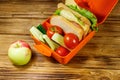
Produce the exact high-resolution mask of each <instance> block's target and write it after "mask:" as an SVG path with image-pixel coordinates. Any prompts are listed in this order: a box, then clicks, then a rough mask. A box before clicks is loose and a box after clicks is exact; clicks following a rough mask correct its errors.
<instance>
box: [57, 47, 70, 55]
mask: <svg viewBox="0 0 120 80" xmlns="http://www.w3.org/2000/svg"><path fill="white" fill-rule="evenodd" d="M56 53H57V54H59V55H60V56H66V55H67V54H69V50H67V49H66V48H64V47H62V46H60V47H58V48H57V49H56Z"/></svg>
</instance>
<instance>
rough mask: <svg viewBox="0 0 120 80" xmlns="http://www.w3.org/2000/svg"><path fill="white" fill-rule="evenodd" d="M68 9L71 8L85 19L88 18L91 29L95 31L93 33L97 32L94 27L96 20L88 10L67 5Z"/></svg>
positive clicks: (96, 28)
mask: <svg viewBox="0 0 120 80" xmlns="http://www.w3.org/2000/svg"><path fill="white" fill-rule="evenodd" d="M68 7H69V8H71V9H72V10H74V11H76V12H78V13H79V14H81V15H83V16H85V17H86V18H88V19H89V20H90V21H91V23H92V25H91V29H92V30H95V31H98V27H96V25H97V18H96V16H95V15H94V14H93V13H91V12H90V11H88V10H86V9H84V8H80V7H78V6H76V5H68Z"/></svg>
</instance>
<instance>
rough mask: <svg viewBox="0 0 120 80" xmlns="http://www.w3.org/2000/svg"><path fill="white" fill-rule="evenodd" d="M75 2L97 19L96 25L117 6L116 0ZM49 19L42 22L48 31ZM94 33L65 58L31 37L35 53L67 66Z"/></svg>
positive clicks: (81, 0)
mask: <svg viewBox="0 0 120 80" xmlns="http://www.w3.org/2000/svg"><path fill="white" fill-rule="evenodd" d="M75 2H76V3H77V4H78V5H79V6H80V7H83V8H86V9H88V10H90V11H91V12H93V13H94V14H95V15H96V17H97V19H98V25H99V24H101V23H103V22H104V21H105V20H106V18H107V17H108V15H109V14H110V12H111V11H112V9H113V8H114V6H115V5H116V4H117V2H118V0H75ZM49 20H50V18H48V19H47V20H46V21H44V22H43V24H42V25H43V27H44V28H45V29H48V28H49V27H50V26H51V25H50V23H49ZM94 34H95V31H92V32H90V33H89V34H88V35H87V36H86V37H85V38H84V39H83V40H82V41H81V42H80V43H79V45H78V46H77V47H75V48H74V49H73V50H72V51H71V52H70V53H69V54H68V55H67V56H64V57H62V56H60V55H58V54H57V53H56V52H55V51H53V50H51V49H50V47H48V46H47V45H46V44H44V43H42V42H40V41H38V40H37V39H35V38H34V37H33V36H32V38H33V40H34V42H35V45H34V47H35V48H36V49H37V51H38V52H39V53H41V54H43V55H45V56H48V57H53V58H55V59H56V60H57V61H58V62H59V63H61V64H67V63H68V62H69V61H70V60H71V59H72V58H73V57H74V56H75V55H76V54H77V53H78V51H79V50H80V49H81V48H82V47H83V46H84V45H85V44H86V43H87V42H88V41H89V40H90V39H91V38H92V37H93V36H94Z"/></svg>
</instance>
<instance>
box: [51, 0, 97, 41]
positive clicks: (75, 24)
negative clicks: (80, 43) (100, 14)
mask: <svg viewBox="0 0 120 80" xmlns="http://www.w3.org/2000/svg"><path fill="white" fill-rule="evenodd" d="M69 1H73V2H74V0H69ZM73 2H66V4H63V3H59V4H58V6H57V7H58V9H57V10H56V11H55V13H54V15H53V16H51V18H50V24H51V25H57V26H59V27H61V28H62V29H63V31H64V32H65V33H74V34H75V35H76V36H77V37H78V38H79V40H82V39H83V38H84V37H85V36H86V35H87V34H88V33H89V31H90V30H96V31H97V27H96V24H97V18H96V17H95V15H94V14H93V13H91V12H90V11H88V10H86V9H83V8H80V7H79V6H78V5H77V4H76V3H75V2H74V3H73ZM72 3H73V4H72Z"/></svg>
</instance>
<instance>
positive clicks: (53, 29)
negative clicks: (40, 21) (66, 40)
mask: <svg viewBox="0 0 120 80" xmlns="http://www.w3.org/2000/svg"><path fill="white" fill-rule="evenodd" d="M54 33H59V34H61V35H63V30H62V29H61V28H60V27H59V26H51V27H50V28H49V29H48V30H47V35H48V37H49V38H51V37H52V36H53V34H54Z"/></svg>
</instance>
